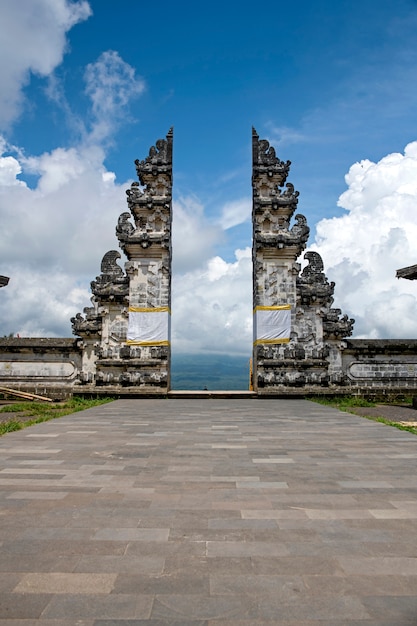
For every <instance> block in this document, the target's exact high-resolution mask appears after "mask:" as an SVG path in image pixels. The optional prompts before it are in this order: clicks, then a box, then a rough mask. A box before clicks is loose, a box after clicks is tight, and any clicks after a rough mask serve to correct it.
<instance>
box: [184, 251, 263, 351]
mask: <svg viewBox="0 0 417 626" xmlns="http://www.w3.org/2000/svg"><path fill="white" fill-rule="evenodd" d="M235 258H236V260H235V261H234V262H232V263H227V262H226V261H224V260H223V259H222V258H220V257H212V258H211V259H209V260H208V261H207V262H206V264H205V265H204V267H203V268H201V269H195V270H193V271H190V272H187V273H186V274H183V275H180V276H176V277H174V280H173V298H172V333H173V338H172V345H173V349H174V350H175V351H177V352H189V353H191V352H194V353H198V352H221V353H227V354H248V355H249V354H250V353H251V348H252V278H251V276H252V252H251V249H250V248H246V249H245V250H236V252H235Z"/></svg>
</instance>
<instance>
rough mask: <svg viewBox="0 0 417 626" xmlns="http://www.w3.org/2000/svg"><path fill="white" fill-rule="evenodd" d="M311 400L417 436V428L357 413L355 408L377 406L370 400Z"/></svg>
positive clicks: (335, 398)
mask: <svg viewBox="0 0 417 626" xmlns="http://www.w3.org/2000/svg"><path fill="white" fill-rule="evenodd" d="M310 400H312V401H313V402H317V404H323V405H325V406H332V407H334V408H335V409H339V411H344V412H345V413H352V415H356V416H357V417H364V418H365V419H367V420H371V421H372V422H379V423H380V424H385V425H386V426H393V427H394V428H398V430H406V431H407V432H409V433H412V434H413V435H417V428H416V427H415V426H406V425H405V424H400V423H399V422H393V421H392V420H389V419H386V418H385V417H382V416H376V415H362V414H361V413H357V412H356V411H355V408H359V407H376V406H377V403H376V402H372V401H370V400H367V399H366V398H360V397H356V396H324V397H322V396H316V397H313V398H310ZM410 403H411V400H410Z"/></svg>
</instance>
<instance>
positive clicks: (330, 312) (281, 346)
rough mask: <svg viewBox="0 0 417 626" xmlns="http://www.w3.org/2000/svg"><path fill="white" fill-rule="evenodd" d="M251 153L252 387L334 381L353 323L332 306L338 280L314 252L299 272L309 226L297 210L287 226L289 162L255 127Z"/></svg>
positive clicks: (291, 203)
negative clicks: (326, 271) (329, 275)
mask: <svg viewBox="0 0 417 626" xmlns="http://www.w3.org/2000/svg"><path fill="white" fill-rule="evenodd" d="M252 151H253V175H252V187H253V210H252V222H253V251H252V254H253V309H254V325H253V327H254V349H253V378H254V381H253V382H254V389H255V391H257V392H258V394H259V395H262V394H268V393H275V394H276V393H279V391H280V389H281V390H282V391H284V389H286V390H287V391H288V388H291V387H294V388H303V389H302V390H303V391H304V392H306V391H309V390H310V391H311V390H314V387H315V388H317V386H327V385H329V384H338V383H340V382H341V376H342V374H341V372H342V367H341V359H342V347H343V346H342V341H341V340H342V339H343V337H346V336H349V335H351V333H352V328H353V323H354V320H348V318H347V316H343V317H340V313H341V311H340V309H332V308H331V305H332V303H333V297H332V296H333V291H334V286H335V285H334V283H329V281H328V280H327V277H326V275H325V274H324V273H323V262H322V260H321V257H320V255H319V254H318V253H317V252H307V253H306V255H305V258H306V259H307V260H308V263H309V264H308V265H307V266H306V267H305V268H304V270H303V272H302V273H301V274H300V269H301V268H300V265H299V264H298V263H297V258H298V257H299V256H300V254H301V252H302V251H303V250H304V249H305V247H306V243H307V240H308V235H309V230H310V229H309V227H308V226H307V220H306V218H305V217H304V215H301V214H297V215H296V216H295V224H294V225H293V226H291V227H290V222H291V218H292V216H293V214H294V212H295V210H296V208H297V204H298V195H299V193H298V191H295V190H294V186H293V185H292V184H291V183H286V179H287V176H288V173H289V169H290V161H286V162H283V161H280V160H279V158H278V157H277V156H276V153H275V150H274V148H273V147H272V146H270V145H269V142H268V141H266V140H264V139H261V140H260V139H259V136H258V134H257V133H256V131H255V129H253V131H252ZM285 183H286V184H285ZM284 184H285V189H284V188H283V187H284Z"/></svg>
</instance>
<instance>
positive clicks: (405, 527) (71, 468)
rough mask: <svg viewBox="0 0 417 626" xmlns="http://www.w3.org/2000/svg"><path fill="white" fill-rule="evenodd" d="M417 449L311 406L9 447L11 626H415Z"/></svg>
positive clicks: (159, 420) (121, 419)
mask: <svg viewBox="0 0 417 626" xmlns="http://www.w3.org/2000/svg"><path fill="white" fill-rule="evenodd" d="M416 444H417V438H416V437H415V436H414V435H411V434H409V433H407V432H402V431H399V430H396V429H393V428H391V427H388V426H384V425H382V424H378V423H375V422H370V421H368V420H366V419H363V418H360V417H357V416H354V415H349V414H345V413H340V412H338V411H335V410H333V409H331V408H327V407H322V406H320V405H317V404H314V403H311V402H307V401H303V400H296V399H293V400H276V399H274V400H254V399H223V400H222V399H207V400H205V399H184V400H180V399H175V400H172V399H171V400H145V399H144V400H118V401H116V402H114V403H111V404H108V405H105V406H101V407H96V408H94V409H89V410H88V411H83V412H81V413H77V414H75V415H71V416H67V417H64V418H61V419H58V420H54V421H51V422H47V423H44V424H39V425H37V426H33V427H31V428H28V429H25V430H23V431H20V432H16V433H10V434H8V435H6V436H4V437H2V438H1V439H0V499H1V516H0V527H1V536H0V626H30V625H38V626H47V625H49V626H75V625H77V626H140V625H149V626H151V625H152V626H216V625H218V624H222V626H249V625H250V626H266V625H269V626H271V625H272V624H276V625H278V626H284V625H286V626H295V625H297V626H312V625H315V626H318V625H320V626H330V625H331V626H334V625H338V626H348V625H349V626H355V625H362V626H376V625H378V626H402V625H404V626H405V625H411V624H413V625H414V626H416V625H417V491H416V486H417V485H416V481H417V479H416V475H417V472H416V464H417V463H416V460H417V456H416Z"/></svg>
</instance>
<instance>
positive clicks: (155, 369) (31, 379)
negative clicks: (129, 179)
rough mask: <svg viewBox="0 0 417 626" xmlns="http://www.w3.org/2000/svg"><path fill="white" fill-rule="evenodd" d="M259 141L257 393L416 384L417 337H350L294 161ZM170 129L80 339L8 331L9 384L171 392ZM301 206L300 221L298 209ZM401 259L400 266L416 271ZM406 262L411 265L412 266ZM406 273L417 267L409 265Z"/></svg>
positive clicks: (1, 366)
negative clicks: (315, 242) (313, 245)
mask: <svg viewBox="0 0 417 626" xmlns="http://www.w3.org/2000/svg"><path fill="white" fill-rule="evenodd" d="M252 141H253V176H252V185H253V214H252V220H253V308H254V348H253V364H254V367H253V378H254V380H253V382H254V389H255V391H256V392H257V394H258V396H260V397H262V396H265V397H268V396H279V395H295V394H297V395H299V394H302V395H309V394H317V393H325V394H336V393H354V394H363V395H379V396H381V395H384V394H410V393H414V394H416V393H417V340H416V339H412V340H375V339H374V340H365V339H351V338H350V336H351V334H352V331H353V324H354V320H353V319H349V318H348V316H347V315H343V314H342V312H341V310H340V309H337V308H333V306H332V304H333V293H334V289H335V284H334V283H333V282H329V280H328V279H327V277H326V275H325V273H324V267H323V261H322V259H321V257H320V255H319V254H318V253H317V252H313V251H309V252H307V253H305V255H304V258H305V260H306V262H307V263H306V265H305V267H304V269H303V270H302V271H301V266H300V264H299V263H298V262H297V261H298V259H299V257H300V255H301V254H302V253H303V251H304V250H305V248H306V245H307V241H308V236H309V227H308V225H307V220H306V218H305V217H304V215H302V214H301V213H296V209H297V205H298V197H299V193H298V191H295V189H294V186H293V185H292V184H291V183H290V182H287V177H288V174H289V170H290V162H289V161H286V162H284V161H281V160H280V159H279V158H278V157H277V156H276V153H275V150H274V148H273V147H272V146H270V145H269V143H268V141H266V140H263V139H259V136H258V134H257V133H256V131H255V130H253V133H252ZM172 147H173V132H172V129H171V130H170V131H169V132H168V134H167V136H166V138H165V139H160V140H158V141H157V142H156V144H155V146H152V147H151V149H150V151H149V156H148V157H146V158H145V159H144V160H143V161H139V160H137V161H136V171H137V174H138V182H135V183H133V184H132V186H131V188H130V189H129V190H127V192H126V193H127V205H128V209H129V211H125V212H123V213H122V214H121V215H120V217H119V220H118V223H117V226H116V236H117V239H118V241H119V245H120V248H121V249H122V250H123V252H124V254H125V255H126V257H127V261H126V262H125V264H124V268H122V267H121V265H120V264H119V263H120V262H121V261H120V259H121V255H120V253H119V252H118V251H117V250H110V251H109V252H107V253H106V254H105V255H104V257H103V260H102V263H101V273H100V274H99V276H97V277H96V279H95V280H93V281H92V283H91V291H92V298H91V304H92V306H90V307H87V308H85V309H84V311H83V314H81V313H78V314H77V315H76V316H75V317H73V318H72V320H71V322H72V329H73V333H74V334H75V335H76V338H73V339H68V338H64V339H47V338H40V339H28V338H21V339H20V338H3V339H0V385H1V386H5V387H10V388H14V389H20V390H25V391H31V392H33V393H37V394H40V395H47V396H50V397H54V398H60V397H65V396H68V395H71V394H72V393H84V394H106V395H116V396H117V395H119V396H120V395H124V396H128V395H134V396H155V395H159V396H161V395H162V396H166V395H167V393H168V392H169V389H170V365H171V353H170V350H171V348H170V316H171V241H172V238H171V222H172ZM294 213H296V214H295V218H294V221H293V222H292V220H293V215H294ZM415 269H416V266H413V267H412V268H404V270H398V272H397V275H399V272H405V270H415ZM406 273H407V272H406ZM403 277H404V278H411V275H410V272H408V275H405V274H404V275H403Z"/></svg>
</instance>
